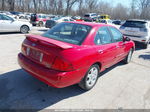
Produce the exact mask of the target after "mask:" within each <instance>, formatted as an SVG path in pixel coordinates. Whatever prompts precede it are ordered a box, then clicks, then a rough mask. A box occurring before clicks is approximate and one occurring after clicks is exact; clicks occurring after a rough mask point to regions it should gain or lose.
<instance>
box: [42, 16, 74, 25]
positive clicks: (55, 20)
mask: <svg viewBox="0 0 150 112" xmlns="http://www.w3.org/2000/svg"><path fill="white" fill-rule="evenodd" d="M65 21H74V20H73V19H72V18H71V17H56V18H52V19H50V20H47V21H46V24H45V27H46V28H52V27H53V26H55V25H56V24H58V23H62V22H65Z"/></svg>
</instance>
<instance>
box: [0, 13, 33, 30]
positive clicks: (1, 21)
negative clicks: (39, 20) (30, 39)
mask: <svg viewBox="0 0 150 112" xmlns="http://www.w3.org/2000/svg"><path fill="white" fill-rule="evenodd" d="M31 27H32V25H31V24H30V23H29V22H23V21H19V20H16V19H14V18H12V17H10V16H7V15H5V14H0V32H22V33H28V32H29V31H30V30H31Z"/></svg>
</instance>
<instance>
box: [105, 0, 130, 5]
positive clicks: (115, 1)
mask: <svg viewBox="0 0 150 112" xmlns="http://www.w3.org/2000/svg"><path fill="white" fill-rule="evenodd" d="M102 1H105V2H108V3H109V2H111V3H112V4H113V5H114V6H116V5H117V4H118V3H121V4H122V5H124V6H126V7H129V6H130V3H131V0H102Z"/></svg>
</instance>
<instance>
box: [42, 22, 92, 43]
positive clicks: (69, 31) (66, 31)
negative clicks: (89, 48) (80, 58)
mask: <svg viewBox="0 0 150 112" xmlns="http://www.w3.org/2000/svg"><path fill="white" fill-rule="evenodd" d="M90 30H91V27H90V26H87V25H81V24H75V23H60V24H58V25H56V26H54V27H53V28H52V29H50V30H49V31H47V32H46V33H44V34H43V35H42V36H44V37H47V38H52V39H55V40H59V41H63V42H67V43H71V44H77V45H80V44H81V43H82V42H83V41H84V39H85V38H86V36H87V35H88V33H89V31H90Z"/></svg>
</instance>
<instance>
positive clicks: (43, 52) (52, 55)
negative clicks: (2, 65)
mask: <svg viewBox="0 0 150 112" xmlns="http://www.w3.org/2000/svg"><path fill="white" fill-rule="evenodd" d="M73 47H74V46H73V45H70V44H68V43H64V42H61V41H57V40H53V39H49V38H46V37H42V36H37V35H28V36H26V39H25V40H24V42H23V44H22V53H23V54H24V55H25V56H26V57H27V58H29V59H31V60H32V61H34V62H36V63H39V64H41V65H44V66H45V67H47V68H51V67H52V65H53V64H54V61H55V60H56V58H57V57H60V55H61V52H62V51H64V50H67V49H71V48H73Z"/></svg>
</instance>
